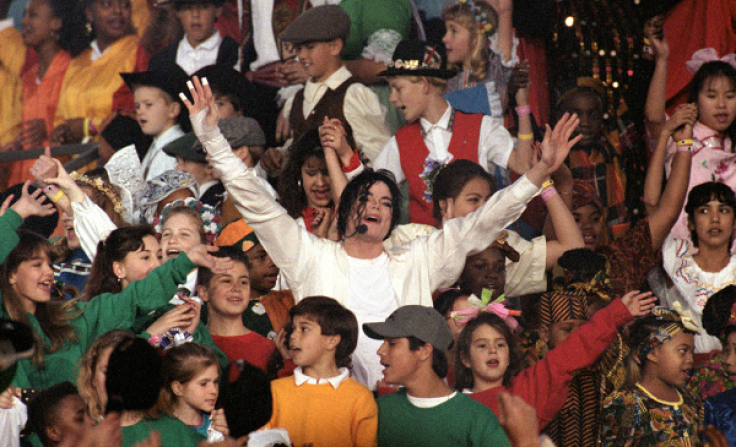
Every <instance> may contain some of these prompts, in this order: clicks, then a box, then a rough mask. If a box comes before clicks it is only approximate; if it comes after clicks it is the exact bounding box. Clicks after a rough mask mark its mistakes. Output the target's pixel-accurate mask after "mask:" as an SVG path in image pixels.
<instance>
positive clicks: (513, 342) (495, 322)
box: [455, 312, 524, 390]
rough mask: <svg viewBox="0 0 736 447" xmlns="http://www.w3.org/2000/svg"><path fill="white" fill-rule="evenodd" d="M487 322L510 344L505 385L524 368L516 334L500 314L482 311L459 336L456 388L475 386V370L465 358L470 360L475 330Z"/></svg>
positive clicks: (522, 354) (504, 376) (504, 379)
mask: <svg viewBox="0 0 736 447" xmlns="http://www.w3.org/2000/svg"><path fill="white" fill-rule="evenodd" d="M484 324H487V325H488V326H490V327H492V328H493V329H495V330H497V331H498V332H499V333H500V334H501V335H502V336H503V338H505V339H506V343H507V344H508V346H509V367H508V368H506V372H505V373H504V374H503V386H505V387H508V386H509V385H510V384H511V380H512V379H513V378H514V377H515V376H516V375H517V374H519V372H520V371H521V370H522V361H523V359H524V353H523V352H522V350H521V346H520V345H519V342H518V340H517V339H516V336H515V335H514V334H513V333H512V332H511V329H509V326H508V325H507V324H506V322H505V321H503V319H502V318H501V317H499V316H498V315H496V314H494V313H490V312H481V313H480V315H478V317H477V318H475V319H473V320H470V321H469V322H468V324H466V325H465V327H464V328H463V330H462V331H460V336H459V337H458V338H457V347H456V348H455V350H456V352H455V388H456V389H458V390H463V389H465V388H473V386H474V382H475V381H474V379H473V371H472V370H471V369H470V368H468V367H467V366H465V364H464V363H463V359H465V360H470V343H471V342H472V339H473V332H475V330H476V329H477V328H479V327H480V326H482V325H484Z"/></svg>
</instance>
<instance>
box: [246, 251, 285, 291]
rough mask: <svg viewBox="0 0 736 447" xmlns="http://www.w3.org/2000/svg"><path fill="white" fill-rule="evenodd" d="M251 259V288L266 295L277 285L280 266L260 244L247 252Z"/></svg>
mask: <svg viewBox="0 0 736 447" xmlns="http://www.w3.org/2000/svg"><path fill="white" fill-rule="evenodd" d="M245 254H246V255H247V256H248V260H249V261H250V284H251V289H253V290H254V291H256V292H258V294H259V295H264V294H266V293H268V292H270V291H271V290H272V289H273V288H274V287H276V279H277V278H278V276H279V268H278V267H276V264H274V262H273V260H272V259H271V257H270V256H269V255H268V253H266V250H265V249H264V248H263V245H261V244H258V245H256V246H254V247H252V248H251V249H250V250H248V251H247V252H246V253H245Z"/></svg>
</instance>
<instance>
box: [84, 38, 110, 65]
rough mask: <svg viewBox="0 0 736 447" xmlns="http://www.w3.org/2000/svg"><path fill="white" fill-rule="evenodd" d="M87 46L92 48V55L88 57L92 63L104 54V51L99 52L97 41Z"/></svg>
mask: <svg viewBox="0 0 736 447" xmlns="http://www.w3.org/2000/svg"><path fill="white" fill-rule="evenodd" d="M89 46H90V48H92V55H91V56H90V59H92V60H93V61H96V60H97V59H99V58H101V57H102V55H103V54H105V52H104V51H100V46H99V45H97V39H95V40H93V41H92V42H90V44H89ZM107 48H110V47H107Z"/></svg>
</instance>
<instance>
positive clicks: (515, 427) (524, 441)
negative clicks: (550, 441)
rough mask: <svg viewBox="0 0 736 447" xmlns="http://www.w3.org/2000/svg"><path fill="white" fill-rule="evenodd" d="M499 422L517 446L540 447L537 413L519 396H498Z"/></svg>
mask: <svg viewBox="0 0 736 447" xmlns="http://www.w3.org/2000/svg"><path fill="white" fill-rule="evenodd" d="M496 416H498V422H499V424H501V427H503V429H504V431H505V432H506V435H507V436H508V437H509V441H511V445H515V446H529V447H532V446H538V445H539V426H538V423H537V412H536V411H535V410H534V407H532V406H531V405H529V404H528V403H526V402H525V401H524V399H522V398H521V397H519V396H512V395H511V394H509V393H505V392H504V393H499V394H498V414H497V415H496Z"/></svg>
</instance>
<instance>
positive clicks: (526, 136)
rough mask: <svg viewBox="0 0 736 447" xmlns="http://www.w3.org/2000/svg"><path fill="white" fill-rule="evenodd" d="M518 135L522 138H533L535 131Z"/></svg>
mask: <svg viewBox="0 0 736 447" xmlns="http://www.w3.org/2000/svg"><path fill="white" fill-rule="evenodd" d="M516 137H517V138H518V139H520V140H533V139H534V134H533V133H520V134H518V135H517V136H516Z"/></svg>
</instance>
